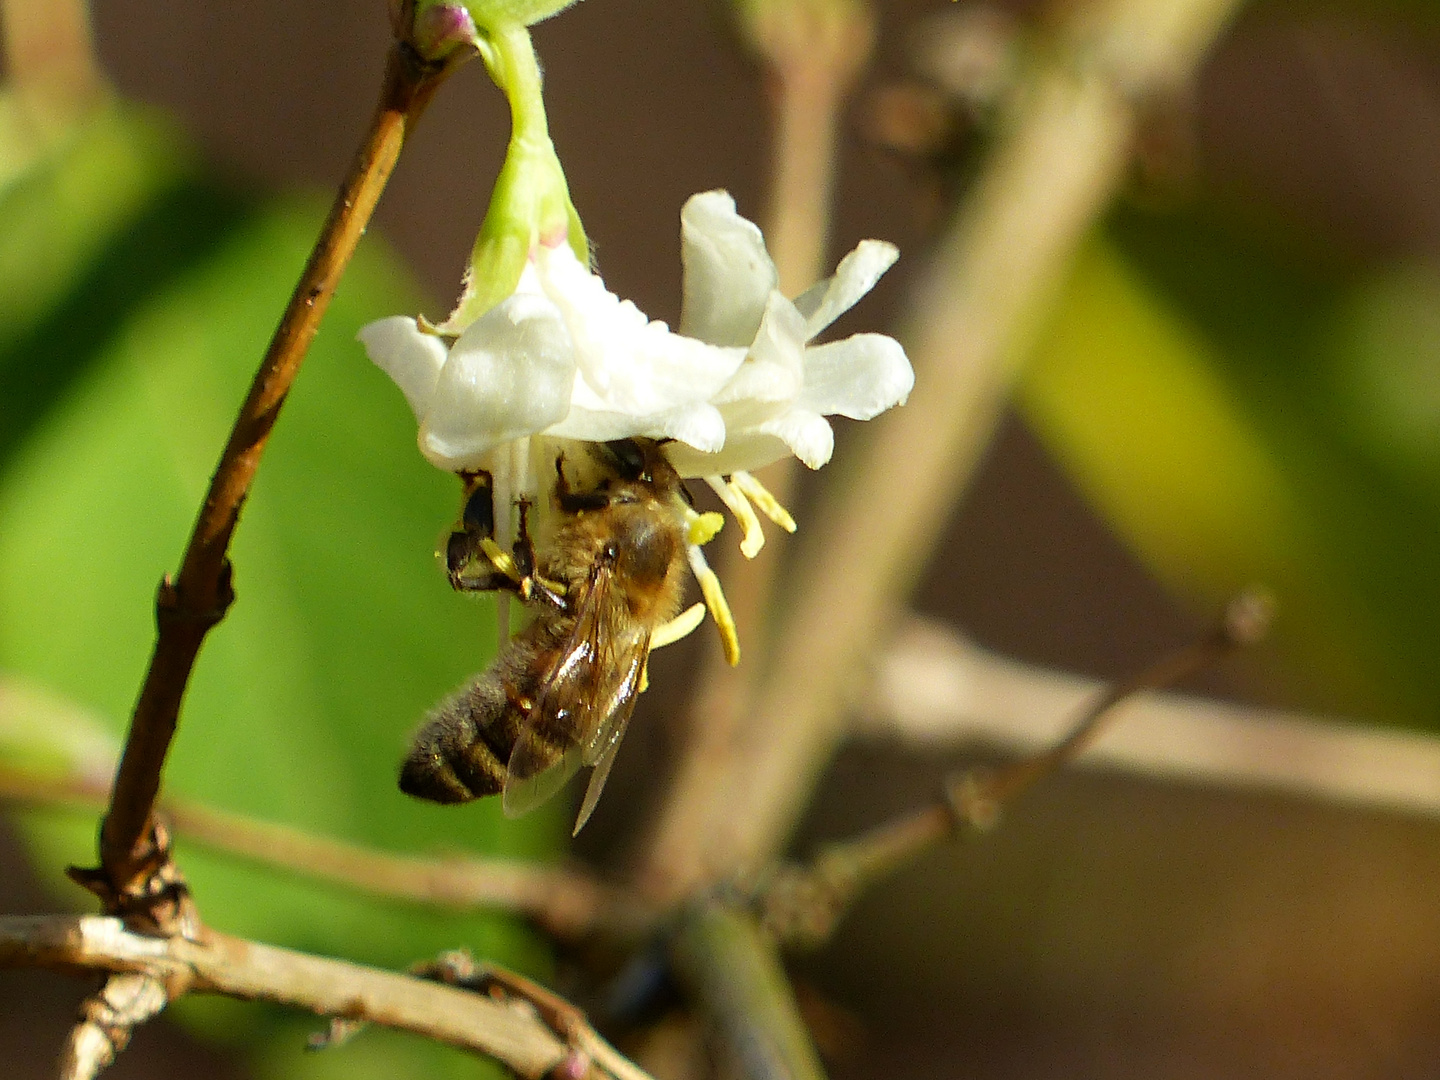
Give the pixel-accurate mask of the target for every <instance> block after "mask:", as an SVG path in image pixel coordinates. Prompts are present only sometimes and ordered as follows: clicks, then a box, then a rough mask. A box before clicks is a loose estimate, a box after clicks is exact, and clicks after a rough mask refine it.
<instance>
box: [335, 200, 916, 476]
mask: <svg viewBox="0 0 1440 1080" xmlns="http://www.w3.org/2000/svg"><path fill="white" fill-rule="evenodd" d="M681 223H682V230H681V234H682V241H683V252H682V254H683V263H684V271H685V282H684V285H685V289H684V306H683V309H682V315H681V327H680V329H681V332H680V333H678V334H677V333H674V332H672V331H671V330H670V329H669V327H667V326H666V325H665V324H664V323H663V322H658V321H654V322H652V321H651V320H649V319H647V318H646V316H645V315H644V313H642V312H641V311H640V310H639V309H638V308H636V307H635V305H634V304H632V303H630V302H629V301H622V300H620V299H619V298H618V297H616V296H615V295H614V294H613V293H610V292H609V291H607V290H606V288H605V285H604V283H603V282H602V281H601V280H600V278H598V277H597V276H595V275H594V274H592V273H590V272H589V271H588V270H587V269H586V268H585V267H584V266H582V265H581V264H580V262H579V260H577V259H576V258H575V256H574V254H573V253H572V252H571V250H570V248H569V247H568V246H567V245H565V244H564V243H563V242H562V243H560V244H559V245H558V246H554V247H549V246H545V245H537V246H536V248H535V249H534V250H533V251H532V253H531V256H530V260H529V262H528V263H527V265H526V267H525V271H524V273H523V274H522V276H521V279H520V283H519V285H518V286H517V288H516V290H515V292H514V293H513V294H512V295H511V296H510V297H508V298H507V299H506V300H504V301H503V302H501V303H500V304H498V305H497V306H495V307H494V308H492V309H491V310H490V311H489V312H487V313H486V314H485V315H483V316H481V317H480V318H479V319H477V320H476V321H475V322H474V323H472V324H471V325H470V326H469V327H467V328H465V330H464V331H463V332H462V333H461V334H460V336H459V337H458V338H456V339H455V340H454V342H453V344H452V343H450V342H448V341H447V339H445V338H443V337H441V336H438V335H437V334H435V333H434V332H432V331H430V330H428V329H427V328H426V327H423V326H422V325H421V324H419V323H418V322H417V320H415V319H411V318H406V317H395V318H390V319H382V320H380V321H379V322H375V323H371V324H370V325H369V326H367V327H365V328H364V329H363V330H361V332H360V339H361V341H362V342H363V343H364V345H365V349H366V351H367V353H368V354H369V355H370V358H371V359H372V360H373V361H375V363H376V364H378V365H379V366H380V367H381V368H383V369H384V370H385V371H386V372H387V373H388V374H389V375H390V376H391V378H393V379H394V380H395V381H396V383H397V384H399V386H400V389H401V390H402V391H403V392H404V394H405V397H406V399H407V400H408V401H409V402H410V407H411V409H413V410H414V412H415V417H416V419H417V420H418V421H419V424H420V434H419V444H420V450H421V452H422V453H423V454H424V455H425V456H426V458H428V459H429V460H430V461H431V462H432V463H434V464H435V465H437V466H439V467H440V468H443V469H447V470H450V471H454V472H459V471H464V470H469V469H475V468H480V467H483V466H484V465H485V464H486V463H487V462H488V461H489V460H490V456H491V453H492V451H494V450H495V449H496V448H497V447H500V446H502V445H503V444H505V443H508V442H511V441H513V440H515V439H519V438H524V437H526V436H530V435H537V434H540V435H546V436H549V437H552V438H570V439H584V440H596V441H599V440H608V439H618V438H625V437H628V436H635V435H640V436H647V437H650V438H655V439H669V440H673V441H672V442H670V443H669V444H668V446H667V452H668V453H669V455H670V458H671V460H672V461H673V462H674V463H675V465H676V467H677V468H678V469H679V470H680V472H681V474H682V475H684V476H703V477H706V478H707V479H710V480H711V481H712V483H715V482H717V481H719V479H720V477H721V476H723V475H727V474H736V473H743V472H744V471H745V470H748V469H753V468H758V467H759V466H761V465H765V464H768V463H769V462H772V461H775V460H778V459H779V458H781V457H783V456H785V455H786V454H787V453H794V454H795V456H796V457H798V458H800V460H801V461H803V462H805V464H806V465H809V466H810V467H811V468H819V467H820V466H821V465H823V464H825V462H826V461H828V460H829V459H830V453H831V450H832V448H833V436H832V434H831V431H830V425H829V424H828V423H827V422H826V420H825V416H826V415H829V414H839V415H842V416H848V417H852V418H854V419H860V420H864V419H869V418H870V417H872V416H875V415H877V414H878V413H880V412H883V411H884V410H885V409H888V408H889V407H890V406H892V405H895V404H897V403H899V402H902V401H904V399H905V397H906V396H907V395H908V393H909V391H910V387H911V385H912V383H913V381H914V376H913V374H912V372H911V370H910V364H909V361H908V360H907V359H906V358H905V353H904V351H903V350H902V349H901V348H900V346H899V344H898V343H896V342H895V341H894V340H892V339H890V338H888V337H884V336H882V335H879V334H857V335H855V336H853V337H850V338H847V339H845V340H844V341H839V342H834V343H831V344H826V345H821V346H818V347H810V346H808V342H809V341H810V339H811V338H813V337H814V336H815V335H816V334H818V333H820V332H821V331H822V330H824V329H825V328H826V327H827V326H829V325H830V323H831V322H833V321H834V320H835V319H836V318H837V317H838V316H840V315H841V314H842V313H843V312H845V311H846V310H848V309H849V308H850V307H851V306H852V305H853V304H854V303H855V302H856V301H857V300H859V299H860V297H862V296H863V295H864V294H865V293H866V292H868V291H869V290H870V288H871V287H872V286H873V285H874V284H875V282H876V281H877V280H878V279H879V277H880V275H881V274H883V273H884V272H885V270H886V269H888V268H889V266H890V265H891V264H892V263H893V262H894V261H895V258H896V251H895V248H894V247H893V246H892V245H890V244H885V243H881V242H879V241H874V240H867V241H864V242H863V243H861V244H860V245H859V246H858V247H857V248H856V249H855V250H854V251H852V252H851V253H850V254H849V255H847V256H846V257H845V259H844V260H843V261H842V262H841V264H840V267H839V269H838V270H837V272H836V274H835V276H834V277H832V278H830V279H828V280H827V281H824V282H821V283H820V284H819V285H817V286H815V287H814V288H812V289H810V290H809V291H808V292H806V293H805V294H803V295H802V296H800V297H799V298H797V299H796V300H794V301H793V302H792V301H790V300H787V299H786V298H785V297H783V296H782V295H780V293H779V292H778V291H777V290H776V287H775V286H776V273H775V266H774V263H773V262H772V261H771V260H770V256H769V254H768V253H767V252H766V250H765V243H764V238H763V237H762V236H761V234H760V230H759V229H758V228H756V227H755V225H754V224H752V223H751V222H749V221H747V220H746V219H744V218H742V217H740V216H739V215H738V214H737V213H736V212H735V203H734V200H733V199H731V198H730V196H729V195H728V194H726V193H725V192H723V191H711V192H705V193H703V194H700V195H696V196H694V197H692V198H691V199H690V200H689V201H688V202H687V203H686V204H685V208H684V210H683V211H682V213H681ZM752 497H753V496H752ZM727 501H728V500H727Z"/></svg>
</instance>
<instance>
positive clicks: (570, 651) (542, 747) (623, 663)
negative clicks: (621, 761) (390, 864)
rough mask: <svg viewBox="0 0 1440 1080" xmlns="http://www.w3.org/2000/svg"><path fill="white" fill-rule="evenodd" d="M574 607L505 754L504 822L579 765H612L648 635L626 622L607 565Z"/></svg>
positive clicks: (538, 799)
mask: <svg viewBox="0 0 1440 1080" xmlns="http://www.w3.org/2000/svg"><path fill="white" fill-rule="evenodd" d="M577 604H578V611H577V614H576V618H575V627H574V629H573V630H572V631H571V633H570V636H569V638H568V639H567V640H566V642H565V644H564V646H563V647H562V648H561V650H560V653H559V656H558V658H557V660H556V662H555V665H554V667H553V668H552V670H551V671H550V672H549V674H548V676H547V678H546V679H545V683H544V687H543V689H542V690H541V692H540V695H539V697H538V699H537V700H536V702H535V707H534V708H533V709H531V711H530V715H529V717H528V718H527V719H526V721H525V723H524V725H523V726H522V727H521V729H520V735H519V737H518V738H517V739H516V741H515V747H514V749H513V750H511V752H510V762H509V764H508V766H507V767H506V777H505V790H504V794H503V797H502V801H503V805H504V808H505V814H506V816H508V817H516V816H518V815H520V814H523V813H525V812H526V811H528V810H532V809H534V808H535V807H536V806H539V805H540V804H541V803H543V802H544V801H545V800H546V799H549V798H550V797H551V796H552V795H554V794H555V793H556V792H557V791H559V790H560V789H561V788H562V787H564V786H565V782H566V781H567V780H569V779H570V777H572V776H573V775H575V773H576V771H577V770H578V769H579V768H580V767H581V766H582V765H594V764H597V763H598V762H601V761H602V760H604V759H606V758H607V756H608V759H609V760H613V758H614V752H615V747H616V746H617V745H618V741H619V736H620V735H621V734H623V732H624V727H625V724H626V723H627V722H628V721H629V718H630V712H631V710H632V709H633V708H634V704H635V696H636V694H637V693H638V692H639V686H640V672H641V671H642V670H643V668H644V666H645V658H646V656H647V655H648V653H649V650H650V634H649V631H648V630H647V629H646V628H645V627H643V626H639V625H636V624H635V623H634V621H633V620H631V619H629V618H627V617H625V612H626V608H625V599H624V597H623V596H622V595H620V593H619V592H618V589H617V587H616V583H615V580H614V576H613V574H612V572H611V570H610V568H609V567H608V566H598V567H596V568H595V569H594V570H593V571H592V572H591V577H590V581H589V583H588V587H587V589H586V591H585V594H584V595H583V596H582V597H581V598H580V599H579V600H578V601H577ZM605 770H606V772H608V771H609V763H608V761H606V765H605ZM597 772H598V770H597ZM600 785H601V786H602V787H603V786H604V777H603V776H601V777H600ZM593 786H594V783H593V781H592V787H593ZM594 793H595V795H596V796H597V797H598V795H599V789H598V788H596V789H595V792H594ZM587 801H589V800H588V799H587ZM590 808H591V809H593V801H591V802H590ZM586 816H588V814H587V815H586Z"/></svg>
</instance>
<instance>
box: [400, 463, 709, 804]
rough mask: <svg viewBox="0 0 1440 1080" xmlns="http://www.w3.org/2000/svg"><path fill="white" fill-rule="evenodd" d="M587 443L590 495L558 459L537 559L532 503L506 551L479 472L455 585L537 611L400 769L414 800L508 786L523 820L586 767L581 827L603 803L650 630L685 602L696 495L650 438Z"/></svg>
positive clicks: (452, 554) (456, 546)
mask: <svg viewBox="0 0 1440 1080" xmlns="http://www.w3.org/2000/svg"><path fill="white" fill-rule="evenodd" d="M590 445H591V449H590V451H589V453H590V456H591V458H592V459H593V460H592V461H590V462H588V463H578V464H581V465H586V464H588V466H589V470H588V471H589V473H590V474H591V477H592V479H593V480H594V483H593V484H591V485H588V486H587V487H585V488H584V489H583V490H576V489H575V488H572V486H571V484H570V482H569V481H568V480H567V477H566V464H567V463H566V460H565V458H564V456H563V455H561V456H559V457H558V458H557V459H556V463H555V472H556V481H555V490H554V494H553V496H552V503H553V509H554V510H555V512H556V513H555V514H554V517H555V522H554V525H553V532H552V534H551V535H548V536H546V537H544V538H543V542H542V543H541V544H540V545H539V551H538V554H537V550H536V545H535V544H534V543H533V542H532V539H531V537H530V535H529V523H528V509H529V508H528V507H527V506H525V505H523V504H522V505H521V507H520V529H519V531H518V536H517V540H516V542H515V545H514V551H513V553H507V552H504V551H503V550H502V549H500V548H499V546H498V545H497V544H496V543H495V542H494V540H493V537H492V535H491V534H492V533H493V529H494V521H493V513H494V511H493V504H492V503H491V501H490V490H489V485H488V484H487V483H486V482H485V479H484V478H483V477H476V478H472V481H471V482H472V483H473V485H474V487H473V491H472V492H471V494H470V496H469V498H468V499H467V501H466V508H465V512H464V515H463V516H462V519H461V523H460V527H459V528H457V529H456V530H455V531H454V532H453V533H452V534H451V535H450V538H449V542H448V543H447V545H446V552H445V562H446V568H447V571H448V573H449V575H450V579H451V584H452V585H454V586H455V587H456V588H460V589H467V590H469V589H491V588H503V589H510V590H512V591H514V592H515V593H516V594H517V595H519V596H520V598H521V599H522V600H524V601H526V603H527V606H528V608H529V610H530V611H531V612H532V613H533V618H532V619H531V621H530V623H529V624H528V625H527V626H526V627H525V628H524V629H522V630H521V631H520V632H519V633H518V634H516V635H515V636H514V637H513V638H511V639H510V641H509V642H508V643H506V644H505V645H504V646H503V647H502V648H501V650H500V654H499V655H498V656H497V657H496V658H495V661H494V663H493V664H492V665H491V666H490V667H489V669H487V670H486V671H485V672H483V673H482V674H480V675H479V676H478V677H476V678H475V679H474V680H473V681H471V682H470V683H469V684H467V685H466V686H464V687H462V688H461V689H459V690H458V691H456V692H455V693H454V694H452V695H451V696H450V697H448V698H446V699H445V700H444V701H442V702H441V703H440V704H439V705H437V706H436V707H435V708H434V709H433V710H431V712H430V714H429V716H428V717H427V718H426V721H425V723H424V724H423V726H422V727H421V728H420V731H419V733H418V734H417V735H416V736H415V740H414V743H413V745H412V746H411V749H410V753H409V755H408V756H407V757H406V759H405V761H404V764H403V765H402V767H401V771H400V789H401V790H402V791H404V792H406V793H407V794H409V795H414V796H418V797H419V798H422V799H430V800H432V801H434V802H439V803H455V802H466V801H469V800H471V799H476V798H480V797H482V796H486V795H494V794H497V793H498V794H500V795H501V797H502V800H503V806H504V809H505V813H506V815H507V816H510V817H514V816H516V815H519V814H523V813H525V812H526V811H527V810H530V809H532V808H533V807H535V806H537V805H539V804H540V803H542V802H544V801H545V800H546V799H548V798H550V797H551V796H552V795H554V794H555V793H556V792H557V791H559V790H560V788H561V787H562V786H563V785H564V784H565V782H566V781H567V780H569V779H570V777H571V776H573V775H574V774H575V772H576V771H578V770H579V769H580V768H581V766H585V765H589V766H593V771H592V773H591V775H590V783H589V786H588V788H587V789H586V791H585V799H584V802H583V803H582V805H581V809H580V814H579V818H578V820H577V822H576V824H575V831H576V832H579V830H580V828H581V827H582V826H583V825H584V824H585V822H586V820H587V819H588V818H589V817H590V814H591V812H592V811H593V810H594V809H595V803H596V801H597V800H598V799H599V797H600V792H601V790H602V789H603V788H604V786H605V781H606V778H607V777H608V776H609V774H610V768H611V766H612V765H613V764H614V762H615V755H616V752H617V751H618V750H619V748H620V740H621V739H622V738H623V737H624V735H625V727H626V725H627V724H628V723H629V720H630V714H631V713H632V712H633V711H634V708H635V700H636V697H637V696H638V695H639V693H640V690H641V689H642V688H643V682H644V679H645V671H646V662H647V659H648V657H649V654H650V645H651V635H652V634H653V633H654V632H655V631H656V630H657V629H659V628H660V627H662V626H664V625H665V624H667V623H669V622H670V621H671V620H672V619H673V618H674V616H675V615H676V613H677V612H678V611H679V609H680V601H681V597H682V594H683V589H684V572H685V566H686V540H687V524H686V517H685V513H686V508H687V507H688V505H689V493H688V492H687V491H686V490H685V486H684V484H683V483H682V482H681V480H680V476H679V474H678V473H676V471H675V469H674V467H673V466H672V465H671V464H670V462H669V460H668V459H667V458H666V457H665V455H664V453H663V452H662V451H661V450H660V447H659V445H658V444H657V443H655V442H653V441H651V440H648V439H622V440H618V441H616V442H610V443H604V444H590ZM477 564H478V566H479V569H478V571H477V570H476V565H477Z"/></svg>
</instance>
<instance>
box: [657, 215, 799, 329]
mask: <svg viewBox="0 0 1440 1080" xmlns="http://www.w3.org/2000/svg"><path fill="white" fill-rule="evenodd" d="M680 242H681V247H680V258H681V263H682V266H683V267H684V271H685V281H684V284H685V294H684V302H683V304H682V306H681V308H680V310H681V316H680V333H682V334H685V335H686V336H688V337H693V338H699V339H700V340H701V341H705V342H708V343H709V344H711V345H734V346H748V345H749V344H750V342H751V341H752V340H753V339H754V337H755V331H756V329H757V328H758V327H759V325H760V318H761V316H762V314H763V313H764V311H765V304H766V301H767V300H768V298H769V296H770V292H771V290H773V289H774V288H775V286H776V284H777V282H778V281H779V278H778V276H777V274H776V271H775V264H774V263H773V262H772V261H771V260H770V253H769V252H767V251H766V250H765V238H764V237H763V236H762V235H760V230H759V228H757V227H756V225H755V224H754V222H751V221H747V220H746V219H745V218H743V217H741V216H740V215H739V214H737V213H736V212H735V200H734V199H732V198H731V197H730V195H729V193H728V192H725V191H705V192H702V193H701V194H699V195H692V196H691V197H690V198H689V199H688V200H686V203H685V207H684V209H682V210H681V211H680Z"/></svg>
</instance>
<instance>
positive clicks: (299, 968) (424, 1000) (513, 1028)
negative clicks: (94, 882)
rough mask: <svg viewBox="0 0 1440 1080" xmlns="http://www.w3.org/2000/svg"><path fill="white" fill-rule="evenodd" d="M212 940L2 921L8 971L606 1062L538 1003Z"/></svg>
mask: <svg viewBox="0 0 1440 1080" xmlns="http://www.w3.org/2000/svg"><path fill="white" fill-rule="evenodd" d="M202 936H203V940H202V941H191V940H187V939H185V938H179V937H170V938H155V937H145V936H143V935H140V934H136V933H133V932H132V931H130V930H127V929H126V928H125V926H124V924H123V923H122V922H121V921H120V920H119V919H115V918H107V917H103V916H96V915H87V916H74V915H42V916H10V917H0V966H9V967H41V968H48V969H50V970H55V971H65V972H72V973H87V972H95V971H108V972H114V973H132V974H139V975H143V976H145V977H146V978H148V979H151V980H155V981H157V982H159V983H160V984H162V985H163V986H164V987H165V990H166V994H165V996H166V999H167V1000H174V999H175V998H176V997H178V996H179V995H181V994H184V993H209V994H223V995H225V996H227V997H233V998H239V999H241V1000H244V1001H268V1002H273V1003H276V1004H279V1005H288V1006H292V1007H295V1008H300V1009H306V1010H308V1011H310V1012H312V1013H315V1014H316V1015H317V1016H329V1017H343V1018H347V1019H350V1020H356V1021H363V1022H367V1023H373V1024H380V1025H382V1026H385V1027H391V1028H396V1029H398V1030H401V1031H411V1032H414V1033H416V1034H417V1035H423V1036H426V1037H427V1038H432V1039H438V1040H440V1041H441V1042H446V1043H449V1044H451V1045H452V1046H458V1047H460V1048H461V1049H465V1050H472V1051H475V1052H477V1053H482V1054H487V1055H489V1056H490V1057H493V1058H495V1059H497V1060H498V1061H501V1062H503V1063H504V1064H505V1065H507V1066H508V1067H509V1068H510V1069H512V1070H514V1071H515V1072H516V1073H517V1074H518V1075H520V1076H522V1077H527V1078H535V1080H538V1078H540V1077H543V1076H546V1075H547V1074H549V1073H550V1072H551V1070H553V1069H555V1068H556V1067H557V1066H560V1065H566V1066H567V1067H571V1066H573V1065H574V1064H575V1063H576V1062H577V1057H578V1061H579V1063H580V1064H585V1065H591V1066H594V1065H600V1064H601V1063H600V1061H599V1059H598V1058H596V1057H594V1056H593V1055H590V1054H588V1053H587V1052H586V1051H584V1050H583V1049H582V1048H581V1046H580V1045H577V1044H574V1043H570V1042H567V1041H566V1039H564V1038H562V1037H561V1036H560V1035H559V1034H557V1033H556V1032H555V1031H553V1030H551V1028H550V1027H549V1026H548V1025H547V1023H546V1022H545V1020H544V1018H543V1017H542V1016H541V1015H539V1013H538V1012H537V1011H536V1009H535V1008H534V1007H532V1006H531V1005H530V1004H529V1003H528V1002H523V1003H517V1002H516V1001H515V999H513V998H509V997H507V998H503V999H500V1000H497V999H495V998H493V997H491V996H486V995H483V994H477V993H472V992H470V991H467V990H464V989H459V988H457V987H453V986H446V985H444V984H442V983H437V982H434V981H431V980H426V979H420V978H415V977H413V976H409V975H399V974H396V973H393V972H389V971H381V970H379V969H377V968H372V967H365V966H362V965H360V964H352V963H349V962H347V961H344V960H331V959H327V958H325V957H319V956H311V955H308V954H306V953H300V952H294V951H292V950H290V949H280V948H276V947H274V946H272V945H263V944H261V943H259V942H254V941H246V940H243V939H241V938H233V937H229V936H227V935H225V934H220V933H216V932H214V931H207V932H206V933H205V934H204V935H202ZM586 1031H587V1032H588V1034H587V1037H586V1041H585V1043H584V1045H585V1046H591V1047H593V1046H594V1045H596V1043H597V1042H603V1040H601V1039H600V1037H599V1036H598V1035H595V1034H594V1032H593V1031H591V1030H590V1029H589V1028H588V1025H587V1026H586ZM590 1036H593V1040H594V1041H593V1042H592V1041H591V1040H590ZM628 1064H629V1063H628V1062H627V1063H626V1065H627V1066H628ZM629 1070H634V1071H629ZM596 1071H597V1070H595V1069H593V1068H590V1069H587V1070H586V1071H585V1074H586V1075H595V1073H596ZM577 1075H578V1070H577ZM601 1075H611V1076H615V1077H617V1080H638V1078H640V1077H643V1075H644V1074H643V1073H640V1072H639V1070H636V1069H634V1067H633V1066H629V1069H628V1070H626V1071H610V1070H609V1069H608V1068H607V1069H605V1072H604V1073H602V1074H601Z"/></svg>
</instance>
